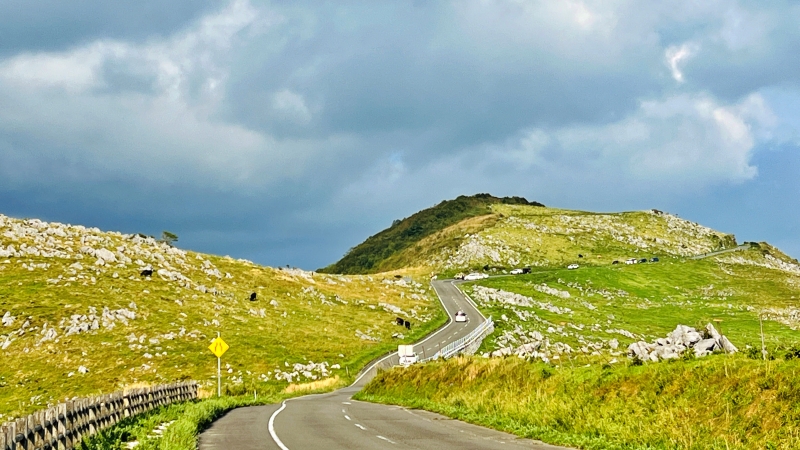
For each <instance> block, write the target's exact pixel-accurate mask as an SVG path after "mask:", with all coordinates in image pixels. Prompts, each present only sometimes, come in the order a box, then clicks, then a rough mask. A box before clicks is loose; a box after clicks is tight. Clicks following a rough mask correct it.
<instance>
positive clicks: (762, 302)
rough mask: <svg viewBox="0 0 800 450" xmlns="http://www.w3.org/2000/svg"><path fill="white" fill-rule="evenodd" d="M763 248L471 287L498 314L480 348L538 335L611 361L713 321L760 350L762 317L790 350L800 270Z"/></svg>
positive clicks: (550, 345) (569, 350)
mask: <svg viewBox="0 0 800 450" xmlns="http://www.w3.org/2000/svg"><path fill="white" fill-rule="evenodd" d="M764 247H766V245H764V246H763V247H762V246H758V247H754V248H751V249H748V250H741V251H736V252H732V253H726V254H721V255H717V256H712V257H708V258H705V259H697V260H694V259H679V258H665V259H662V261H661V262H658V263H647V264H635V265H625V264H621V265H605V266H584V267H581V268H579V269H577V270H567V269H563V268H557V269H540V270H538V271H536V272H534V273H531V274H528V275H519V276H513V277H512V276H508V277H499V278H490V279H487V280H483V281H481V282H479V283H471V284H469V285H465V286H464V289H465V291H466V292H468V293H469V294H470V295H471V297H472V298H473V299H474V300H475V301H476V302H477V304H478V307H479V308H480V309H481V311H482V312H483V313H484V314H485V315H487V316H489V315H491V316H493V317H494V318H495V319H497V321H496V331H495V333H494V334H493V335H491V336H490V337H489V338H488V339H486V340H485V341H484V344H483V346H482V349H481V351H482V352H484V351H485V352H489V351H494V350H498V349H500V348H503V347H517V346H519V345H522V344H524V343H528V342H532V341H534V340H536V339H537V338H534V337H532V333H539V334H540V336H542V337H543V338H544V340H545V342H544V344H543V349H544V350H545V353H548V354H549V356H550V357H552V356H556V357H557V358H558V357H559V356H558V355H560V357H564V356H567V357H570V356H574V355H576V354H577V355H580V354H591V353H595V352H601V353H604V354H607V355H609V359H610V358H614V357H620V356H621V355H624V350H625V349H626V348H627V345H628V344H631V343H633V342H635V341H639V340H645V341H648V342H652V341H654V340H655V339H656V338H661V337H665V336H666V335H667V333H669V332H670V331H672V330H674V329H675V327H676V326H677V325H678V324H684V325H689V326H693V327H697V328H700V327H703V326H705V324H707V323H714V324H715V326H716V327H718V328H720V329H721V330H722V332H723V333H724V334H726V335H727V336H728V337H729V338H730V339H731V340H732V341H733V342H734V344H736V345H737V346H738V347H739V348H740V349H743V348H744V347H745V346H746V345H751V346H754V347H759V348H760V327H761V324H760V321H759V315H761V317H762V318H763V330H764V335H765V341H766V344H767V346H768V347H769V348H776V347H786V346H792V345H795V344H796V343H797V342H798V341H800V333H798V331H797V329H798V327H800V316H798V309H797V305H798V302H800V266H797V265H796V264H794V263H793V262H792V261H791V260H790V259H789V258H788V257H786V256H785V255H782V254H780V253H779V252H778V251H776V250H775V249H771V250H766V251H767V253H764V251H765V248H764ZM515 295H516V296H515ZM509 299H514V300H513V301H509ZM520 300H521V301H520ZM515 302H516V304H515ZM538 340H541V338H539V339H538ZM612 340H613V341H616V342H617V344H613V345H618V347H619V348H617V349H615V348H612ZM563 344H566V346H564V345H563Z"/></svg>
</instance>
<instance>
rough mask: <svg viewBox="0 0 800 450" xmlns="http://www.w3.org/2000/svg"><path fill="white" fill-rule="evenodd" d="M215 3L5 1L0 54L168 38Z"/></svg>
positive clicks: (0, 21)
mask: <svg viewBox="0 0 800 450" xmlns="http://www.w3.org/2000/svg"><path fill="white" fill-rule="evenodd" d="M217 5H218V3H217V2H212V1H206V0H187V1H170V2H165V1H157V0H142V1H111V2H109V1H102V0H76V1H70V2H64V1H58V0H35V1H28V0H4V1H3V2H0V56H4V55H9V54H13V53H19V52H34V51H59V50H63V49H66V48H69V47H72V46H75V45H78V44H83V43H86V42H90V41H92V40H95V39H109V38H110V39H125V40H134V41H139V40H143V39H147V38H150V37H153V36H166V35H169V34H171V33H173V32H174V30H175V29H176V28H180V27H182V26H184V25H186V24H187V23H190V22H191V21H192V20H194V19H196V18H197V17H198V16H199V15H201V14H203V13H206V12H208V11H209V10H210V9H212V8H216V7H217Z"/></svg>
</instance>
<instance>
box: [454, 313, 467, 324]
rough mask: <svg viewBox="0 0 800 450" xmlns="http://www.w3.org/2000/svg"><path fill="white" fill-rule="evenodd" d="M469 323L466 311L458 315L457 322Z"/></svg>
mask: <svg viewBox="0 0 800 450" xmlns="http://www.w3.org/2000/svg"><path fill="white" fill-rule="evenodd" d="M466 321H467V313H465V312H464V311H459V312H457V313H456V322H466Z"/></svg>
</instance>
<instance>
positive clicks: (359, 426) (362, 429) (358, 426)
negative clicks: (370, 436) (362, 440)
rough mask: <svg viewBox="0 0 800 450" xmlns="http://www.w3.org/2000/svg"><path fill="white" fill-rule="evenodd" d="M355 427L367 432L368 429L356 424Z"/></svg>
mask: <svg viewBox="0 0 800 450" xmlns="http://www.w3.org/2000/svg"><path fill="white" fill-rule="evenodd" d="M355 426H357V427H358V428H361V429H362V430H366V428H365V427H364V426H363V425H360V424H355Z"/></svg>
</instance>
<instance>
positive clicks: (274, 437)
mask: <svg viewBox="0 0 800 450" xmlns="http://www.w3.org/2000/svg"><path fill="white" fill-rule="evenodd" d="M284 408H286V400H284V401H283V404H281V407H280V408H278V409H277V410H276V411H275V412H274V413H272V415H271V416H269V435H270V436H272V440H273V441H275V444H277V445H278V447H279V448H280V449H281V450H289V447H287V446H285V445H283V442H282V441H281V440H280V438H279V437H278V435H277V434H275V416H277V415H278V413H279V412H281V411H283V409H284Z"/></svg>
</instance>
